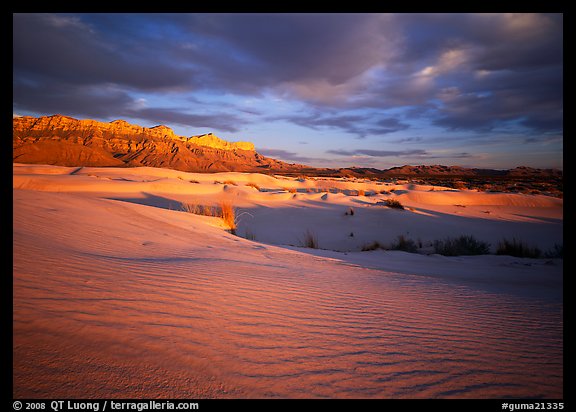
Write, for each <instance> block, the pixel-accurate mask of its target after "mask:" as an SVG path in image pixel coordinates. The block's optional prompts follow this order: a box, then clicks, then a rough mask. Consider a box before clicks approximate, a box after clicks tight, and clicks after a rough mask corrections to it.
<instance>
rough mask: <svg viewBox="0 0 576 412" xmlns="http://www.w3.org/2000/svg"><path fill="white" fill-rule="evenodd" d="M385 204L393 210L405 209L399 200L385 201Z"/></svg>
mask: <svg viewBox="0 0 576 412" xmlns="http://www.w3.org/2000/svg"><path fill="white" fill-rule="evenodd" d="M384 204H385V205H386V206H388V207H390V208H392V209H404V206H402V203H400V202H399V201H398V200H396V199H386V200H384Z"/></svg>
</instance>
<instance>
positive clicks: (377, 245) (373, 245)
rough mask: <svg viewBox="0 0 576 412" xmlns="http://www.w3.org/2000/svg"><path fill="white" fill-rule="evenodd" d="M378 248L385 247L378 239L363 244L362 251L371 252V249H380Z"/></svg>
mask: <svg viewBox="0 0 576 412" xmlns="http://www.w3.org/2000/svg"><path fill="white" fill-rule="evenodd" d="M378 249H384V247H383V246H382V245H381V244H380V242H378V241H374V242H371V243H366V244H365V245H364V246H362V252H369V251H371V250H378Z"/></svg>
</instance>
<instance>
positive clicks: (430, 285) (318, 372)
mask: <svg viewBox="0 0 576 412" xmlns="http://www.w3.org/2000/svg"><path fill="white" fill-rule="evenodd" d="M190 181H194V182H198V183H191V182H190ZM215 181H216V182H226V181H228V183H226V184H224V183H215ZM232 181H233V182H234V183H235V184H232V183H230V182H232ZM246 183H254V184H257V185H258V186H260V189H261V191H258V190H257V189H255V188H252V187H248V186H245V184H246ZM284 188H286V189H297V190H298V191H297V192H296V193H290V192H288V191H287V190H284ZM14 189H15V190H14V232H13V234H14V272H13V278H14V347H13V352H14V394H13V395H14V397H17V398H26V397H28V398H42V397H50V398H65V397H82V398H86V397H96V398H97V397H112V398H131V397H169V398H178V397H185V398H203V397H257V398H260V397H272V398H278V397H281V398H287V397H288V398H293V397H313V398H323V397H329V398H334V397H337V398H359V397H360V398H364V397H368V398H370V397H394V398H431V397H432V398H434V397H472V398H490V397H492V398H501V397H521V398H525V397H544V398H546V397H548V398H551V397H554V398H561V397H562V396H563V392H562V382H563V366H562V363H563V347H562V331H563V322H562V261H561V260H558V259H521V258H513V257H509V256H494V255H490V256H469V257H452V258H449V257H443V256H438V255H432V256H425V255H419V254H408V253H404V252H391V251H374V252H359V251H358V250H359V248H360V247H361V245H362V244H364V243H365V242H369V241H373V240H379V241H381V242H387V241H390V240H393V239H394V238H395V237H396V236H397V235H400V234H404V235H407V236H410V237H412V238H414V239H417V238H419V239H421V241H422V242H424V243H426V242H429V241H432V240H434V239H441V238H443V237H445V236H448V235H459V234H472V235H474V236H476V237H477V238H478V239H482V240H485V241H489V242H491V243H494V242H497V241H498V240H499V239H501V238H502V237H509V238H511V237H513V236H516V237H517V238H519V239H523V240H525V241H530V243H532V244H534V245H536V246H539V247H541V248H543V249H546V248H549V247H551V246H553V245H554V243H561V242H562V200H559V199H553V198H548V197H546V196H523V195H513V194H484V193H477V192H470V191H463V192H449V191H447V190H446V191H442V190H440V188H438V187H436V188H435V191H433V192H431V191H429V190H430V189H429V188H426V187H417V186H410V187H409V186H408V185H391V186H386V185H377V184H376V183H373V182H359V181H356V182H345V181H343V180H342V179H340V180H334V181H329V180H326V179H319V180H310V179H308V180H305V181H302V182H300V181H297V180H295V179H290V178H274V177H271V176H264V175H257V174H242V173H218V174H191V173H183V172H177V171H170V170H164V169H153V168H134V169H122V168H65V167H56V166H37V165H21V164H15V165H14ZM358 189H363V190H366V191H369V190H373V191H378V192H379V191H380V190H383V189H385V190H390V189H396V193H391V194H377V195H375V196H351V194H352V193H351V191H353V190H358ZM306 190H308V192H309V193H307V192H306ZM316 190H329V191H330V190H332V192H329V193H326V192H316ZM347 191H348V192H347ZM446 195H448V196H452V197H450V198H449V200H442V199H443V196H446ZM387 198H396V199H399V200H400V201H401V202H402V203H403V204H404V205H405V206H407V207H409V208H410V209H411V210H404V211H400V210H393V209H389V208H386V207H382V206H378V205H377V203H378V202H379V201H382V200H384V199H387ZM222 199H227V200H230V201H233V203H235V204H236V205H237V206H238V207H239V208H240V212H241V216H240V224H239V228H238V234H239V235H240V236H234V235H231V234H230V233H228V232H227V231H226V230H225V227H224V225H223V223H222V222H221V221H220V220H219V219H217V218H212V217H205V216H197V215H192V214H190V213H185V212H182V211H181V210H180V209H181V205H182V203H184V202H192V203H196V204H203V205H204V204H206V205H207V204H217V203H218V202H219V201H220V200H222ZM455 205H459V206H455ZM463 206H465V207H463ZM349 207H352V208H354V210H355V213H354V215H353V216H346V215H345V214H344V213H345V211H347V210H348V208H349ZM485 212H490V213H485ZM307 229H309V230H311V231H313V232H314V233H315V234H316V235H317V236H318V241H319V244H320V247H321V248H324V249H323V250H312V249H303V248H300V247H298V246H299V242H300V241H301V238H302V236H303V234H304V232H305V230H307ZM247 232H249V233H251V234H252V235H253V236H255V238H256V240H257V241H250V240H247V239H244V238H242V237H241V236H244V235H245V234H246V233H247ZM351 232H353V233H354V236H353V237H351V236H350V233H351ZM290 245H293V246H290ZM338 251H340V252H338ZM342 251H346V252H342Z"/></svg>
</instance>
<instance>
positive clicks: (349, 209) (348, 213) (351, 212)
mask: <svg viewBox="0 0 576 412" xmlns="http://www.w3.org/2000/svg"><path fill="white" fill-rule="evenodd" d="M344 215H345V216H354V208H353V207H349V208H348V210H347V211H346V212H344Z"/></svg>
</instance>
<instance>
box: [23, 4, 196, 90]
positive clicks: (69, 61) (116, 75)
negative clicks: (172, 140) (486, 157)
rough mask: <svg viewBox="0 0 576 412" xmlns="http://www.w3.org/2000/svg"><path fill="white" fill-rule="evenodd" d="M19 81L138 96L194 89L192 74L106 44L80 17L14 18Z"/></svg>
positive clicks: (147, 53) (140, 52)
mask: <svg viewBox="0 0 576 412" xmlns="http://www.w3.org/2000/svg"><path fill="white" fill-rule="evenodd" d="M13 33H14V54H13V57H14V61H13V64H14V71H15V74H16V76H17V77H21V76H25V77H26V78H32V79H42V80H48V81H60V82H66V83H69V84H70V85H71V86H72V85H99V84H110V83H113V84H118V85H123V86H126V87H130V88H135V89H139V90H155V89H163V88H170V87H183V86H190V85H191V83H192V75H193V72H192V71H191V70H190V69H184V68H181V67H178V66H174V65H172V64H171V63H170V62H169V61H166V62H164V61H163V60H162V59H158V57H159V56H157V55H155V53H154V52H153V51H152V50H146V51H144V52H143V50H142V49H141V48H138V49H137V53H135V50H134V49H133V48H131V47H129V45H123V44H121V43H112V42H110V41H107V39H106V37H105V36H103V35H102V34H101V33H99V32H97V31H95V30H94V29H92V28H91V27H90V26H89V25H87V24H84V23H82V22H81V20H80V19H79V18H77V17H70V16H56V15H49V14H15V15H14V29H13Z"/></svg>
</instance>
